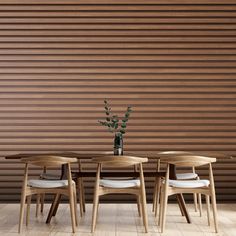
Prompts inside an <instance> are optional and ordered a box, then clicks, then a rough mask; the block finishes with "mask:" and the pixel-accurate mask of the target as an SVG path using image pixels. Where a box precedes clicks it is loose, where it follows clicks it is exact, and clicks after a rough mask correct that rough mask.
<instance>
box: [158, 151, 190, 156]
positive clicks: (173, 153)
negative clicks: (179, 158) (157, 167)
mask: <svg viewBox="0 0 236 236" xmlns="http://www.w3.org/2000/svg"><path fill="white" fill-rule="evenodd" d="M158 154H159V155H188V154H192V152H186V151H164V152H159V153H158Z"/></svg>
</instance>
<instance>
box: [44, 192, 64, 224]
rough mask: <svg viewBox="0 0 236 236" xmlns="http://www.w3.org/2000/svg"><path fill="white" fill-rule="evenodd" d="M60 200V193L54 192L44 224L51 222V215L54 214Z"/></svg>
mask: <svg viewBox="0 0 236 236" xmlns="http://www.w3.org/2000/svg"><path fill="white" fill-rule="evenodd" d="M60 200H61V194H56V195H55V197H54V200H53V203H52V205H51V207H50V210H49V213H48V217H47V220H46V224H49V223H50V222H51V219H52V217H53V216H55V215H56V212H57V208H58V206H59V203H60Z"/></svg>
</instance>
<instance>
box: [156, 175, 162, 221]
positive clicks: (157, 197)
mask: <svg viewBox="0 0 236 236" xmlns="http://www.w3.org/2000/svg"><path fill="white" fill-rule="evenodd" d="M156 191H157V192H156V204H155V217H157V211H158V205H159V201H160V191H161V178H158V180H157V189H156Z"/></svg>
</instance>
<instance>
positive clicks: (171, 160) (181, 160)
mask: <svg viewBox="0 0 236 236" xmlns="http://www.w3.org/2000/svg"><path fill="white" fill-rule="evenodd" d="M165 162H166V163H168V164H173V165H175V166H180V167H196V166H203V165H207V164H211V163H212V162H216V158H213V157H206V156H197V155H183V156H171V157H168V158H166V159H165Z"/></svg>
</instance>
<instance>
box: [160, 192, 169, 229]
mask: <svg viewBox="0 0 236 236" xmlns="http://www.w3.org/2000/svg"><path fill="white" fill-rule="evenodd" d="M167 203H168V195H167V191H166V190H165V191H164V192H163V209H162V217H161V218H162V220H161V233H163V232H164V229H165V223H166V211H167Z"/></svg>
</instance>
